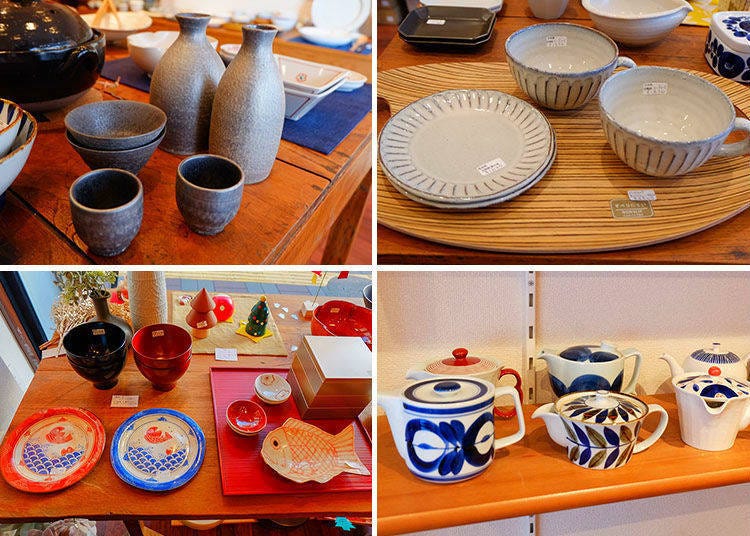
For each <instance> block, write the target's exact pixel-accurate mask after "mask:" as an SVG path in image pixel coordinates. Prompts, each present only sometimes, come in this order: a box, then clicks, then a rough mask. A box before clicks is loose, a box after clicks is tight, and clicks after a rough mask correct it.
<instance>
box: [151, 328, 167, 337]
mask: <svg viewBox="0 0 750 536" xmlns="http://www.w3.org/2000/svg"><path fill="white" fill-rule="evenodd" d="M151 336H152V337H163V336H164V330H163V329H155V330H154V331H152V332H151Z"/></svg>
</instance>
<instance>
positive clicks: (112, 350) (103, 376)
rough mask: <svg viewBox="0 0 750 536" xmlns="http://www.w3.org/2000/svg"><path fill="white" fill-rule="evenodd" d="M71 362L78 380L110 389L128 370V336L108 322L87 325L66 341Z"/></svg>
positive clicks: (73, 333) (74, 329)
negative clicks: (126, 360)
mask: <svg viewBox="0 0 750 536" xmlns="http://www.w3.org/2000/svg"><path fill="white" fill-rule="evenodd" d="M63 347H64V348H65V352H66V353H67V355H68V362H69V363H70V366H71V367H73V370H75V371H76V372H77V373H78V375H79V376H81V377H82V378H85V379H87V380H89V381H90V382H93V384H94V387H96V388H97V389H111V388H112V387H114V386H115V385H117V377H118V376H119V375H120V372H121V371H122V368H123V367H124V366H125V357H126V355H127V351H128V345H127V336H126V335H125V332H124V331H123V330H122V328H120V327H119V326H116V325H115V324H110V323H109V322H99V321H95V322H86V323H84V324H79V325H78V326H76V327H74V328H73V329H71V330H70V331H69V332H68V333H67V334H66V335H65V337H63Z"/></svg>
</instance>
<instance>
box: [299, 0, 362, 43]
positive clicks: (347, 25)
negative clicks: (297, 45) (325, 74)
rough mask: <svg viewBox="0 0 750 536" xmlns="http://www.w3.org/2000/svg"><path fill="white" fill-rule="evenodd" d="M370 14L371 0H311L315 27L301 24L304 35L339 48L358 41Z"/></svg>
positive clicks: (301, 33) (309, 39) (306, 37)
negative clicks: (362, 27) (360, 31)
mask: <svg viewBox="0 0 750 536" xmlns="http://www.w3.org/2000/svg"><path fill="white" fill-rule="evenodd" d="M369 16H370V0H312V6H311V7H310V20H311V22H312V26H302V27H300V28H298V31H299V33H300V35H302V37H304V38H305V39H306V40H308V41H310V42H311V43H315V44H317V45H323V46H329V47H337V46H343V45H348V44H350V43H352V42H354V41H356V40H357V39H358V38H359V36H360V34H359V33H358V32H357V30H358V29H359V27H360V26H362V25H363V24H364V23H365V21H367V18H368V17H369Z"/></svg>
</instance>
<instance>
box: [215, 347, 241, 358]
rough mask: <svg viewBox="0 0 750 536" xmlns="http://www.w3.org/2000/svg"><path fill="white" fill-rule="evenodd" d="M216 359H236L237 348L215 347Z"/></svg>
mask: <svg viewBox="0 0 750 536" xmlns="http://www.w3.org/2000/svg"><path fill="white" fill-rule="evenodd" d="M214 355H215V356H216V361H237V348H216V350H214Z"/></svg>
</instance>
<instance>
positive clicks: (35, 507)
mask: <svg viewBox="0 0 750 536" xmlns="http://www.w3.org/2000/svg"><path fill="white" fill-rule="evenodd" d="M302 298H303V296H289V295H284V296H281V295H269V296H268V300H269V302H270V303H274V302H279V303H281V304H283V305H284V306H286V307H289V309H290V311H291V310H293V308H295V307H297V306H298V302H299V303H300V304H301V301H302ZM342 299H345V300H348V301H352V302H355V303H357V304H361V303H362V300H361V299H358V300H350V299H347V298H342ZM275 320H276V323H277V325H278V327H279V330H280V332H281V334H282V337H283V338H284V343H285V344H286V346H287V349H288V350H289V352H290V354H291V346H292V345H296V346H298V345H299V344H300V343H301V340H302V336H303V335H305V334H309V333H310V324H309V322H303V321H297V320H294V319H292V318H291V317H290V316H287V317H286V318H285V319H281V318H279V317H278V315H276V316H275ZM290 364H291V359H290V358H289V357H249V356H240V357H239V361H237V362H234V363H232V362H219V361H216V360H214V359H213V356H208V355H195V356H193V359H192V361H191V364H190V369H189V370H188V372H187V374H185V376H183V377H182V378H181V379H180V380H179V381H178V383H177V387H176V388H175V389H174V390H172V391H170V392H167V393H162V392H159V391H156V390H155V389H153V388H152V387H151V384H150V383H149V381H148V380H146V378H144V377H143V376H142V375H141V374H140V372H138V369H137V368H136V366H135V363H134V361H133V358H132V355H131V356H129V357H128V361H127V364H126V366H125V369H124V370H123V372H122V374H121V375H120V377H119V383H118V384H117V386H116V387H115V388H113V389H111V390H109V391H99V390H97V389H94V388H93V386H92V385H91V383H90V382H88V381H86V380H84V379H83V378H81V377H80V376H78V375H77V374H76V373H75V372H73V370H72V369H71V368H70V365H68V361H67V359H66V358H65V357H57V358H47V359H43V360H42V362H41V365H40V366H39V369H38V370H37V372H36V374H35V375H34V379H33V380H32V382H31V385H30V387H29V389H28V391H27V392H26V395H25V396H24V398H23V400H22V401H21V405H20V407H19V409H18V411H17V412H16V415H15V416H14V418H13V422H12V423H11V426H10V428H9V430H12V429H13V428H14V427H15V426H17V425H18V424H19V423H20V422H21V421H22V420H23V419H25V418H26V417H28V416H29V415H31V414H32V413H34V412H36V411H39V410H42V409H44V408H48V407H52V406H75V407H83V408H86V409H89V410H90V411H92V412H93V413H94V414H96V415H97V416H98V417H99V418H100V419H101V420H102V423H103V424H104V429H105V431H106V434H107V444H106V446H105V449H104V454H102V458H101V459H100V460H99V463H98V464H97V465H96V467H95V468H94V469H93V470H92V471H91V473H89V474H88V475H87V476H86V477H85V478H84V479H83V480H81V481H80V482H78V483H77V484H75V485H74V486H72V487H70V488H67V489H65V490H62V491H59V492H55V493H51V494H47V495H43V496H42V495H39V494H34V493H24V492H21V491H17V490H15V489H14V488H11V487H10V486H9V485H8V484H7V483H6V482H5V480H3V479H2V478H0V522H13V523H15V522H21V521H32V520H54V519H63V518H65V517H84V518H89V519H123V520H125V521H127V522H128V525H129V528H133V529H134V530H137V529H136V527H138V524H137V522H136V521H137V520H139V519H140V520H143V519H201V518H202V519H216V518H218V519H233V518H234V519H237V518H240V519H246V518H254V517H262V518H273V517H304V516H321V515H334V516H340V515H344V516H347V515H351V516H360V517H370V516H371V512H372V500H371V493H370V492H369V491H354V492H345V493H323V494H314V495H311V494H301V495H247V496H225V495H223V494H222V489H221V475H220V470H219V459H218V451H217V445H216V429H215V425H214V416H213V404H212V397H211V386H210V383H209V376H208V369H209V368H210V367H247V366H252V367H268V368H281V369H288V368H289V366H290ZM113 394H137V395H140V404H139V406H138V408H137V409H134V408H128V409H124V408H123V409H117V408H110V407H109V404H110V399H111V397H112V395H113ZM149 407H169V408H174V409H178V410H180V411H184V412H185V413H187V414H188V415H190V416H191V417H193V419H195V420H196V421H197V422H198V424H199V425H200V426H201V428H202V429H203V432H204V433H205V435H206V455H205V459H204V461H203V465H202V467H201V469H200V471H198V473H197V474H196V476H195V477H194V478H193V479H192V480H191V481H190V482H189V483H187V484H186V485H185V486H183V487H181V488H178V489H177V490H174V491H172V492H165V493H153V492H148V491H143V490H139V489H136V488H134V487H131V486H129V485H127V484H125V482H123V481H122V480H120V479H119V478H118V477H117V476H116V475H115V473H114V471H113V470H112V466H111V465H110V462H109V448H110V441H111V440H112V436H113V435H114V432H115V430H116V429H117V427H118V426H119V425H120V424H121V423H122V422H123V421H124V420H125V419H126V418H127V417H129V416H130V415H132V414H133V413H135V412H136V411H140V410H142V409H146V408H149ZM131 534H133V532H131Z"/></svg>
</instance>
